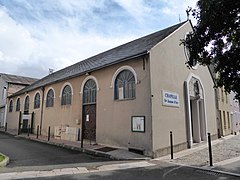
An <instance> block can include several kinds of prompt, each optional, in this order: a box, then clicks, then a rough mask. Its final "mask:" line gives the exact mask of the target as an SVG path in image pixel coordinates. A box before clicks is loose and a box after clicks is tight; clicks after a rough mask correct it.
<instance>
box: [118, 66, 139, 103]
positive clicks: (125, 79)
mask: <svg viewBox="0 0 240 180" xmlns="http://www.w3.org/2000/svg"><path fill="white" fill-rule="evenodd" d="M135 97H136V81H135V76H134V74H133V73H132V72H131V71H130V70H128V69H124V70H122V71H121V72H119V74H118V75H117V76H116V79H115V82H114V99H115V100H117V99H118V100H123V99H134V98H135Z"/></svg>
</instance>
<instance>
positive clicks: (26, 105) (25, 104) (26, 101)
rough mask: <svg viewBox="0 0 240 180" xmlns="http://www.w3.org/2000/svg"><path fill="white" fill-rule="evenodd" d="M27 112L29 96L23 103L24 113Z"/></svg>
mask: <svg viewBox="0 0 240 180" xmlns="http://www.w3.org/2000/svg"><path fill="white" fill-rule="evenodd" d="M28 112H29V96H26V98H25V101H24V113H28Z"/></svg>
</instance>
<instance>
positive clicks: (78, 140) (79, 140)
mask: <svg viewBox="0 0 240 180" xmlns="http://www.w3.org/2000/svg"><path fill="white" fill-rule="evenodd" d="M78 141H80V128H78Z"/></svg>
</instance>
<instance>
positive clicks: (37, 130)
mask: <svg viewBox="0 0 240 180" xmlns="http://www.w3.org/2000/svg"><path fill="white" fill-rule="evenodd" d="M38 133H39V125H38V126H37V139H38Z"/></svg>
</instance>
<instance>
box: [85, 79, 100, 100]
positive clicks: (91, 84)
mask: <svg viewBox="0 0 240 180" xmlns="http://www.w3.org/2000/svg"><path fill="white" fill-rule="evenodd" d="M96 95H97V86H96V83H95V81H94V80H93V79H89V80H88V81H87V82H86V83H85V85H84V88H83V104H93V103H96Z"/></svg>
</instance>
